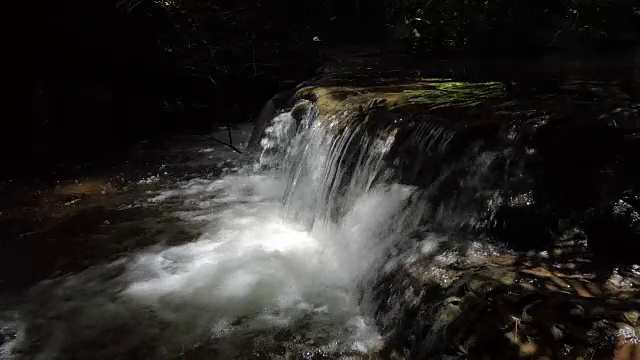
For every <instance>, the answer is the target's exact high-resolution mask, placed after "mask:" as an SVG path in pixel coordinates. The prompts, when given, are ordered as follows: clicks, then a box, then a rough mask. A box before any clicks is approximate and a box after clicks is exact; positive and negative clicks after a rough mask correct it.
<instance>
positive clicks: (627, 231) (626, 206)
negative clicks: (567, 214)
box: [587, 194, 640, 263]
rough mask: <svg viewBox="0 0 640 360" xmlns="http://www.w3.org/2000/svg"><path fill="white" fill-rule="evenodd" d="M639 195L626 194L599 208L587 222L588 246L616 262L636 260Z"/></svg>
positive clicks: (638, 251)
mask: <svg viewBox="0 0 640 360" xmlns="http://www.w3.org/2000/svg"><path fill="white" fill-rule="evenodd" d="M638 199H639V197H638V195H631V194H628V195H625V196H622V197H621V198H620V199H618V200H616V201H614V202H612V203H610V204H609V205H607V206H605V207H604V208H602V209H600V210H599V211H598V212H597V213H596V214H595V215H594V216H593V217H592V218H591V219H590V221H589V223H588V227H587V235H588V237H589V242H588V244H589V247H590V248H591V249H592V250H593V251H594V252H595V253H596V254H599V255H603V256H605V257H607V258H610V259H614V260H617V261H624V262H629V263H637V262H638V255H637V254H640V204H639V200H638Z"/></svg>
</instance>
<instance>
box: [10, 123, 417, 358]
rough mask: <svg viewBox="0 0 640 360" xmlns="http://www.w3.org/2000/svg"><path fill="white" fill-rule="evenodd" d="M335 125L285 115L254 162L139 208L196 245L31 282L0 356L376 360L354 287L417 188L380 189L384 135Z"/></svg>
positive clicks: (407, 218)
mask: <svg viewBox="0 0 640 360" xmlns="http://www.w3.org/2000/svg"><path fill="white" fill-rule="evenodd" d="M345 116H346V115H345ZM341 120H344V119H341V118H335V117H334V118H329V119H323V120H322V121H320V120H319V119H318V118H317V116H316V114H315V113H314V112H313V111H311V112H309V114H307V116H306V118H305V119H304V120H303V121H302V122H301V123H300V124H298V123H296V120H294V119H293V118H292V117H291V116H290V114H288V113H284V114H281V115H280V116H278V117H276V118H275V119H274V121H273V122H272V124H271V126H270V127H268V128H267V130H266V131H265V137H264V139H263V141H262V147H263V150H262V153H261V155H260V156H259V157H258V158H257V159H256V160H255V161H256V162H255V163H253V164H250V165H245V166H240V167H238V168H236V169H235V170H233V171H230V172H228V174H227V175H224V176H221V177H211V176H205V177H198V178H195V179H190V180H188V181H183V182H180V183H177V184H174V185H172V186H171V187H170V188H167V189H163V190H161V191H158V192H155V193H153V194H151V195H150V196H149V198H148V200H147V202H146V204H143V206H157V205H159V204H162V203H166V202H173V203H178V204H179V206H178V207H177V210H175V214H174V215H175V216H177V217H178V218H179V219H180V221H181V222H182V223H186V224H193V226H196V224H200V225H198V226H202V225H201V224H205V225H204V226H203V227H202V231H203V235H201V236H200V237H199V238H197V239H193V241H190V242H187V243H184V244H181V245H177V246H154V247H151V248H148V249H146V250H142V251H139V252H137V253H134V254H130V255H129V256H126V257H124V258H121V259H119V260H117V261H114V262H111V263H108V264H103V265H96V266H93V267H91V268H89V269H88V270H85V271H83V272H81V273H78V274H75V275H72V276H68V277H65V278H59V279H53V280H49V281H45V282H43V283H41V284H39V285H38V286H36V287H35V288H34V289H33V290H32V291H31V292H30V294H29V296H28V300H27V302H26V305H25V306H24V307H23V308H22V309H21V311H20V313H19V315H18V316H15V313H11V314H14V316H13V318H8V319H6V321H5V319H3V322H2V325H3V327H4V328H5V329H4V331H5V332H6V333H7V334H8V335H7V338H13V340H12V341H9V342H6V343H5V344H4V345H3V347H2V350H0V356H1V357H2V358H7V359H11V358H15V359H22V358H34V359H89V358H91V359H114V358H139V359H167V358H181V357H183V356H195V357H196V358H219V359H230V358H249V357H258V356H267V357H278V356H281V357H283V358H288V357H291V356H294V357H301V358H318V357H323V356H327V357H331V358H336V357H339V356H358V355H362V356H364V355H367V354H373V353H375V351H376V350H377V348H378V347H379V346H380V343H381V338H380V334H378V332H377V331H376V328H375V326H374V324H373V321H372V319H371V318H370V317H369V315H370V312H369V311H367V310H366V308H367V304H366V301H365V302H363V301H362V299H365V298H367V297H366V296H364V297H363V292H362V289H363V288H364V287H363V284H364V283H366V282H368V281H371V279H370V274H371V272H372V271H373V270H374V268H375V267H376V266H377V264H379V263H381V260H382V259H383V258H385V253H386V252H387V251H388V250H389V247H390V245H391V243H392V242H393V241H394V240H395V239H397V237H398V234H400V233H402V231H401V229H402V228H403V227H406V228H408V229H411V226H408V227H407V225H408V224H410V223H411V224H415V223H416V221H417V218H418V217H416V216H415V215H414V214H413V213H412V212H407V211H406V210H405V208H406V207H407V201H408V199H410V198H411V196H412V194H413V193H414V189H413V188H412V187H410V186H403V185H399V184H392V183H387V182H386V181H382V179H385V178H386V175H385V173H386V171H387V167H386V166H385V162H384V158H385V155H386V154H387V152H388V151H389V149H390V146H391V145H392V143H393V133H391V134H387V136H386V137H380V138H375V137H373V138H371V137H368V136H364V129H362V128H360V127H358V126H354V127H349V128H346V129H344V130H340V131H337V130H335V129H333V127H334V125H335V124H334V123H333V122H335V123H337V122H339V121H341ZM217 151H218V152H220V153H221V154H225V153H226V152H225V151H224V150H221V148H218V149H217ZM227 151H230V150H227ZM223 157H224V156H222V157H221V156H218V158H223ZM364 295H366V294H364ZM7 314H9V313H6V314H5V315H7ZM7 316H9V315H7ZM5 317H6V316H5ZM9 317H10V316H9Z"/></svg>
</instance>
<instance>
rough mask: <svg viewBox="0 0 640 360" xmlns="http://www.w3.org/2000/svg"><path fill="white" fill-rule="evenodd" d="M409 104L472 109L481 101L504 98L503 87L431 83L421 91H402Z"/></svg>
mask: <svg viewBox="0 0 640 360" xmlns="http://www.w3.org/2000/svg"><path fill="white" fill-rule="evenodd" d="M403 94H405V95H406V96H407V97H408V100H407V102H408V103H411V104H424V105H427V106H429V107H433V108H436V107H442V106H456V107H473V106H477V105H480V104H481V103H482V102H483V101H486V100H489V99H495V98H499V97H501V96H504V94H505V93H504V85H503V84H502V83H500V82H485V83H466V82H456V81H443V82H433V83H430V84H429V85H428V86H426V87H423V88H421V89H412V90H404V91H403Z"/></svg>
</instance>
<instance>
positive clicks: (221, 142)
mask: <svg viewBox="0 0 640 360" xmlns="http://www.w3.org/2000/svg"><path fill="white" fill-rule="evenodd" d="M205 137H206V138H207V139H209V140H211V141H213V142H217V143H218V144H222V145H224V146H227V147H229V148H231V149H232V150H233V151H235V152H237V153H238V154H242V151H240V150H239V149H238V148H237V147H235V146H233V145H232V144H227V143H226V142H224V141H220V140H218V139H216V138H214V137H211V136H205Z"/></svg>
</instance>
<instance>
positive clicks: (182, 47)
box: [0, 0, 640, 178]
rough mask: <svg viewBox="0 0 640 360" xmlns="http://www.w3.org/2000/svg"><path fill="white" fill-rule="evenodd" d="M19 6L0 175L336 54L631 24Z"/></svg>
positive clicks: (547, 47) (593, 17) (483, 53)
mask: <svg viewBox="0 0 640 360" xmlns="http://www.w3.org/2000/svg"><path fill="white" fill-rule="evenodd" d="M28 13H29V16H28V20H27V22H26V24H24V28H25V29H28V30H29V31H25V34H26V37H27V38H26V39H25V40H24V41H23V43H24V44H26V50H25V53H26V55H27V58H28V61H27V62H26V63H27V65H28V77H27V79H26V80H22V81H23V82H24V83H25V84H26V95H27V98H28V99H27V101H26V103H25V105H26V106H24V107H23V108H22V111H19V112H18V114H17V115H16V117H15V118H14V119H13V120H6V121H3V123H2V127H3V128H2V129H0V144H2V149H0V150H1V152H0V153H2V157H3V158H2V159H1V160H2V161H3V163H4V164H5V165H4V168H5V171H4V172H3V177H8V178H15V177H22V176H26V177H29V176H36V175H37V176H42V175H43V174H48V173H50V172H51V171H63V170H61V169H63V168H65V167H68V166H71V165H73V164H80V163H83V162H91V161H97V160H100V161H106V160H109V159H112V158H117V157H118V156H119V154H120V153H122V152H123V151H126V149H127V146H128V144H131V143H132V142H135V141H139V140H141V139H152V138H155V137H162V136H165V135H167V134H172V133H182V132H184V133H206V132H209V131H211V130H212V129H213V128H215V127H217V126H221V125H226V124H233V123H238V122H246V121H252V120H253V119H254V118H255V117H256V116H257V114H258V112H259V110H260V108H261V106H262V105H263V103H264V102H265V101H266V100H267V99H269V98H270V97H271V96H273V95H274V94H276V93H278V92H279V91H283V90H285V89H290V88H292V87H294V86H295V85H296V84H297V83H299V82H300V81H302V80H305V79H307V78H309V77H311V76H313V75H314V73H315V71H316V69H317V68H318V66H320V65H321V64H322V63H323V62H324V61H326V60H327V59H328V58H330V57H331V56H332V54H334V53H336V52H340V51H352V50H349V49H358V48H365V47H367V48H369V49H378V51H380V52H385V53H397V54H406V55H412V56H415V57H425V58H426V57H436V56H444V57H451V56H457V55H460V54H465V55H472V56H478V57H494V56H511V57H531V56H537V55H540V54H548V53H562V54H571V55H578V56H579V54H583V53H603V52H604V53H606V52H611V51H617V50H618V49H622V48H628V47H631V46H634V45H637V43H638V35H639V34H640V3H638V2H637V1H636V0H486V1H484V0H483V1H477V0H368V1H366V0H342V1H336V0H324V1H300V0H296V1H293V0H277V1H274V0H272V1H244V0H214V1H211V0H209V1H207V0H178V1H174V0H166V1H165V0H120V1H116V0H94V1H80V0H62V1H58V2H52V1H49V2H46V3H42V4H33V5H32V8H31V9H29V12H28Z"/></svg>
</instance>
